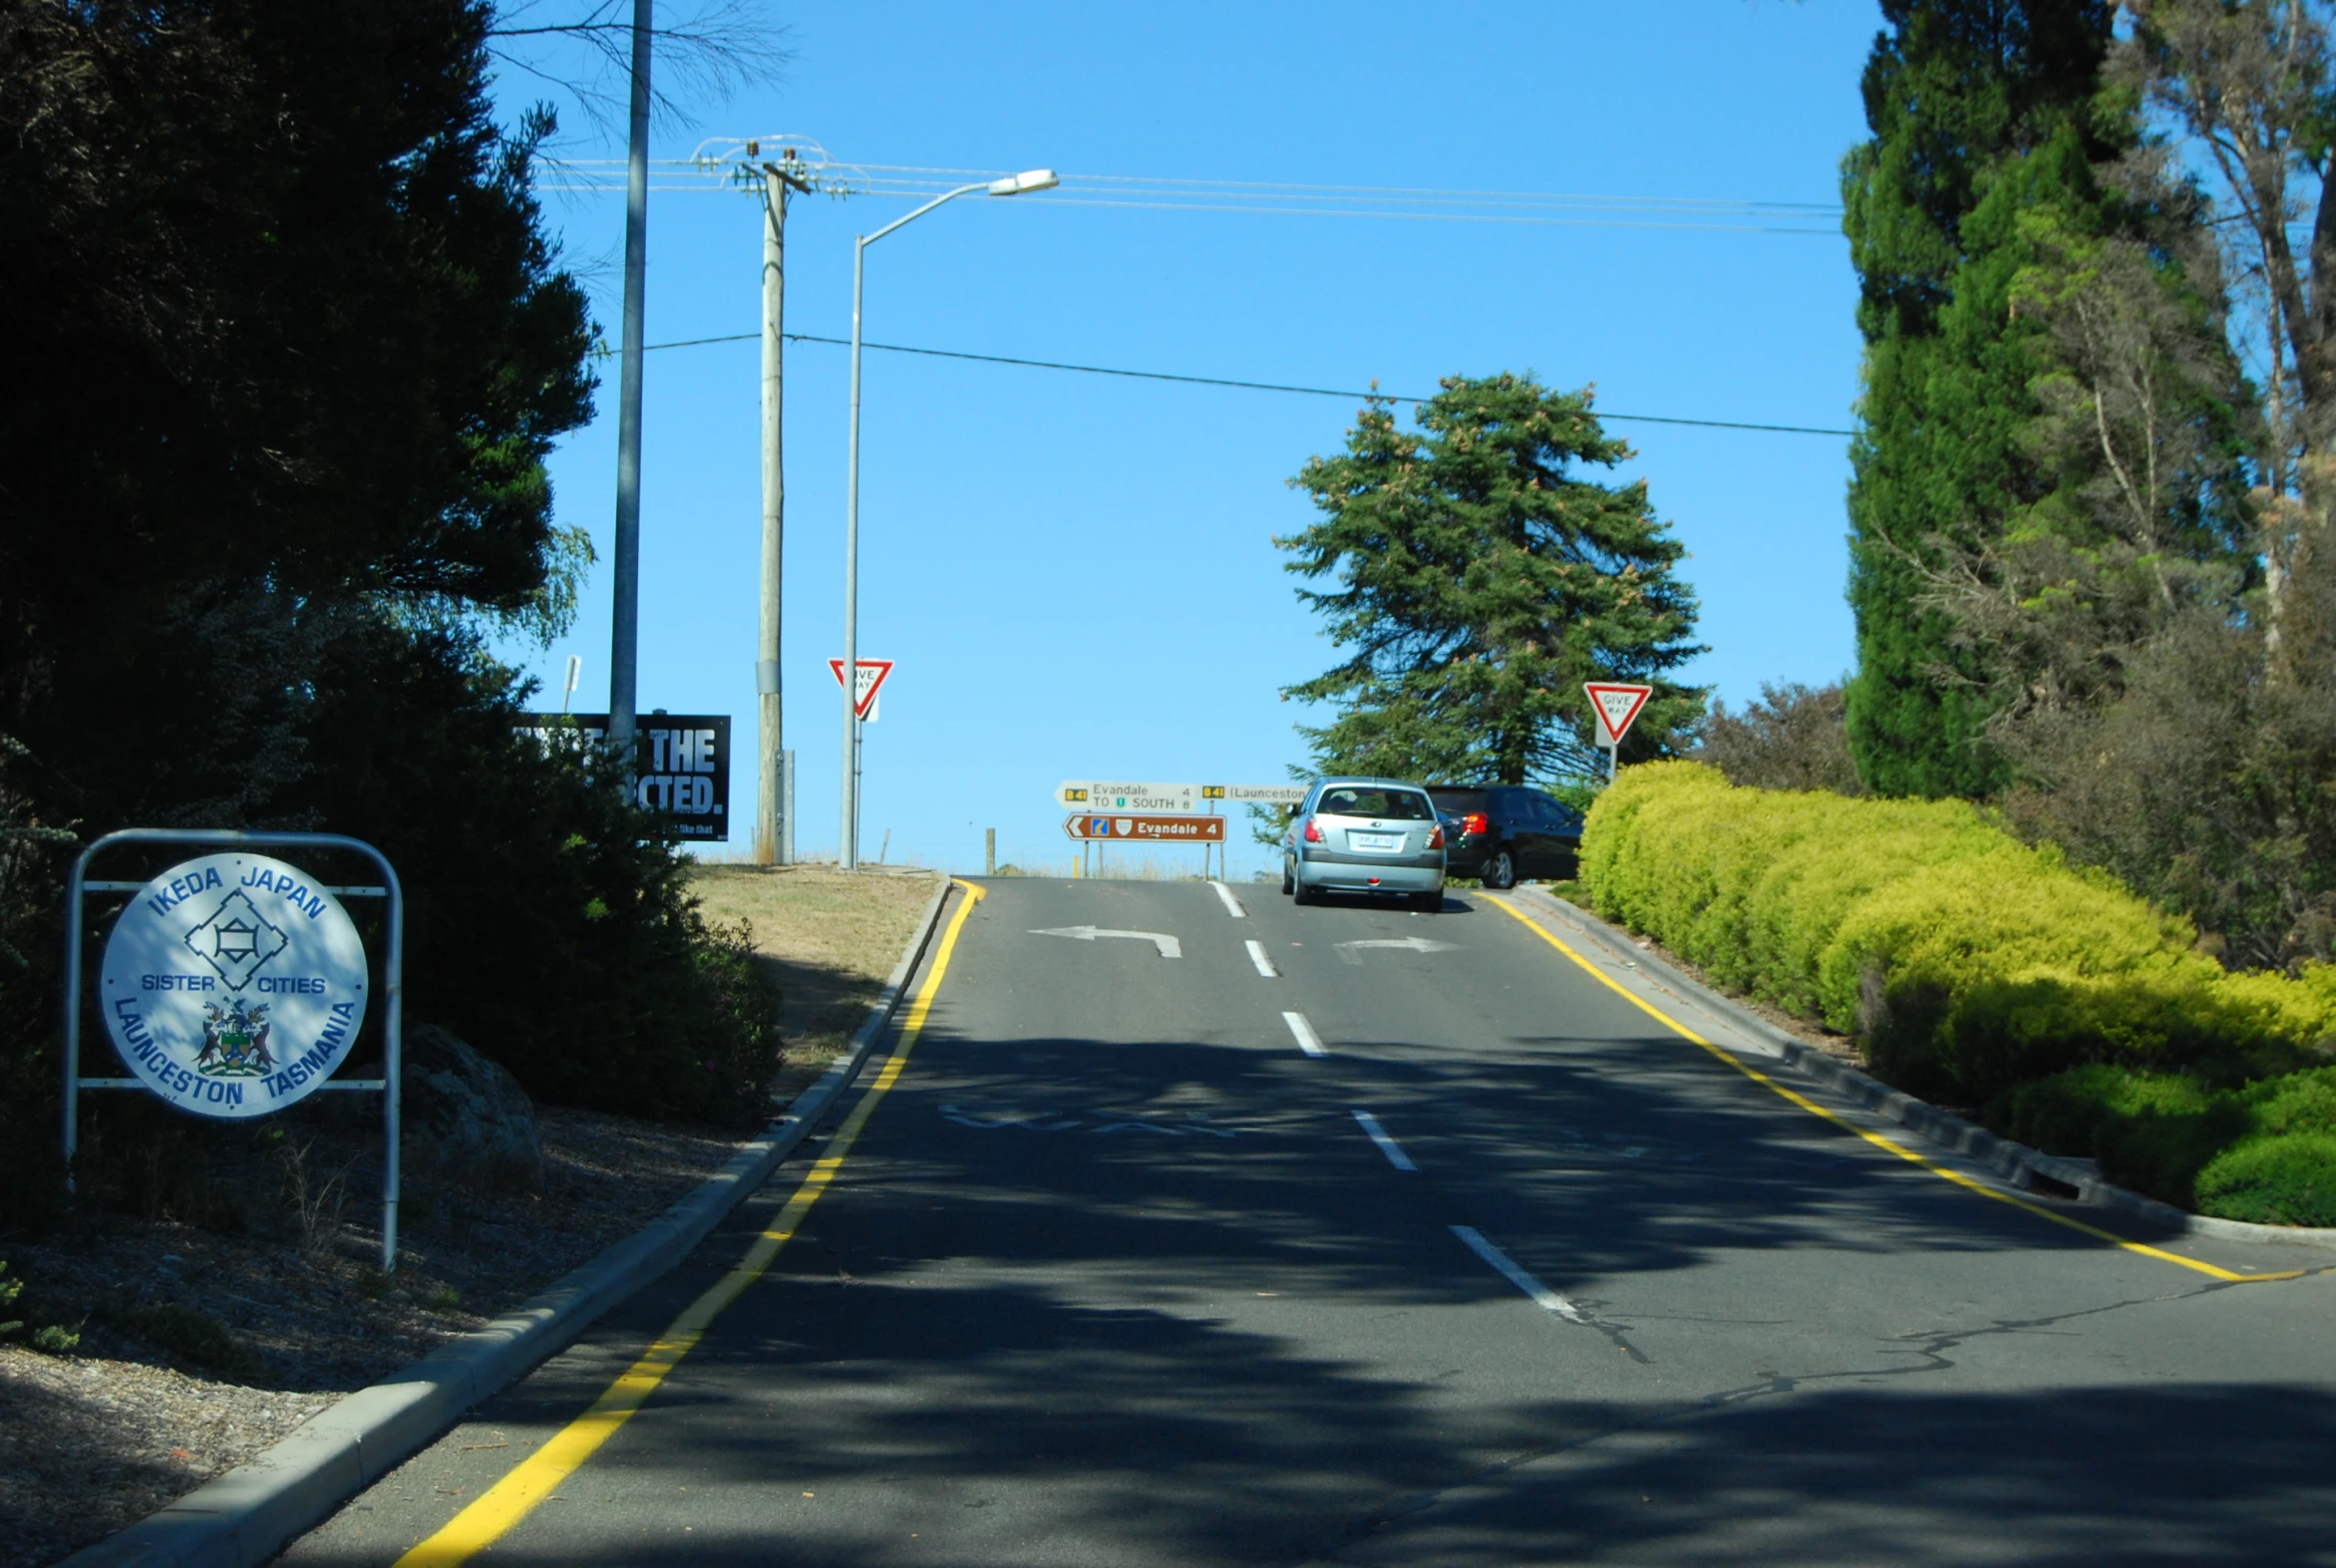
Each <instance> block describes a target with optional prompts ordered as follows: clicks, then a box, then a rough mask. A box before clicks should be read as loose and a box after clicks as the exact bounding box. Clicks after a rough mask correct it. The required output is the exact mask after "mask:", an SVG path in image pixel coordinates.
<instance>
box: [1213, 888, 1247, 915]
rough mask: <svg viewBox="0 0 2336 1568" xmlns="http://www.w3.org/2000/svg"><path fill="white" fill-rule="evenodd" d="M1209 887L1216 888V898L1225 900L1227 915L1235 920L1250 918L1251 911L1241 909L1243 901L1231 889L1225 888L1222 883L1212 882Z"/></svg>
mask: <svg viewBox="0 0 2336 1568" xmlns="http://www.w3.org/2000/svg"><path fill="white" fill-rule="evenodd" d="M1208 885H1209V886H1210V887H1213V888H1215V889H1216V896H1217V897H1218V898H1219V899H1221V900H1223V902H1224V912H1225V913H1226V914H1228V915H1231V916H1232V917H1233V918H1234V919H1235V920H1246V919H1248V918H1249V911H1248V910H1246V909H1243V908H1242V907H1241V901H1240V900H1239V899H1237V898H1235V897H1234V896H1233V890H1232V889H1231V888H1229V887H1227V886H1225V885H1224V884H1223V883H1222V882H1211V883H1209V884H1208Z"/></svg>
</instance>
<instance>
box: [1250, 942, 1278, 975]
mask: <svg viewBox="0 0 2336 1568" xmlns="http://www.w3.org/2000/svg"><path fill="white" fill-rule="evenodd" d="M1248 947H1249V962H1250V963H1252V964H1255V965H1256V966H1257V973H1259V974H1261V975H1263V976H1264V977H1265V978H1266V979H1268V980H1279V979H1280V978H1281V971H1280V970H1278V969H1276V968H1274V967H1273V960H1272V959H1271V958H1268V957H1267V956H1266V953H1265V944H1264V943H1263V942H1260V941H1258V940H1257V939H1256V938H1255V937H1251V938H1250V939H1249V943H1248Z"/></svg>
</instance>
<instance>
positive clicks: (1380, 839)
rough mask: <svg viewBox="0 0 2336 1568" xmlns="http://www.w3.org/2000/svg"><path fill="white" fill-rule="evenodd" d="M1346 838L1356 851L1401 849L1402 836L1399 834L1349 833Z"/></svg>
mask: <svg viewBox="0 0 2336 1568" xmlns="http://www.w3.org/2000/svg"><path fill="white" fill-rule="evenodd" d="M1346 836H1347V842H1349V843H1351V844H1353V845H1354V846H1355V847H1356V848H1357V849H1401V848H1402V847H1403V834H1401V833H1349V834H1347V835H1346Z"/></svg>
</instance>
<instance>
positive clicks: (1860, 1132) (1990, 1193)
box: [1488, 898, 2303, 1285]
mask: <svg viewBox="0 0 2336 1568" xmlns="http://www.w3.org/2000/svg"><path fill="white" fill-rule="evenodd" d="M1488 901H1489V902H1490V903H1492V904H1493V905H1494V906H1495V907H1497V908H1499V909H1502V910H1504V911H1506V912H1507V913H1508V914H1510V915H1512V916H1514V917H1515V918H1516V920H1517V921H1518V922H1519V923H1520V924H1522V925H1523V926H1524V928H1525V929H1526V930H1527V931H1530V932H1531V933H1532V934H1533V935H1535V936H1537V937H1539V938H1540V939H1541V940H1542V941H1544V942H1546V943H1548V944H1549V945H1550V946H1551V947H1553V948H1555V949H1557V951H1558V952H1560V953H1563V954H1564V955H1565V956H1566V957H1567V958H1570V959H1572V960H1573V961H1574V962H1575V963H1576V964H1579V965H1580V966H1581V967H1582V969H1583V970H1584V971H1586V972H1587V973H1588V974H1589V976H1590V978H1591V979H1593V980H1595V981H1597V982H1598V984H1600V985H1602V986H1604V987H1605V988H1606V989H1607V990H1609V991H1611V992H1613V993H1614V994H1615V995H1616V996H1618V997H1620V998H1622V1000H1623V1001H1625V1002H1628V1003H1629V1004H1630V1005H1631V1006H1632V1007H1635V1008H1637V1009H1638V1010H1639V1011H1640V1012H1642V1013H1644V1014H1646V1015H1647V1016H1648V1017H1650V1018H1653V1019H1655V1020H1657V1021H1658V1022H1660V1023H1661V1024H1662V1025H1663V1026H1664V1027H1665V1028H1667V1029H1669V1030H1671V1031H1672V1032H1673V1033H1674V1034H1677V1035H1680V1036H1682V1037H1683V1038H1685V1039H1688V1040H1692V1041H1694V1042H1695V1043H1696V1044H1697V1045H1699V1046H1701V1047H1703V1049H1704V1050H1706V1051H1708V1052H1710V1053H1711V1054H1712V1055H1713V1056H1715V1057H1718V1058H1719V1059H1720V1060H1721V1061H1722V1062H1725V1063H1727V1064H1728V1066H1730V1067H1732V1068H1734V1069H1735V1070H1736V1071H1737V1072H1739V1073H1741V1074H1743V1075H1744V1076H1745V1077H1746V1078H1748V1079H1750V1080H1752V1081H1753V1082H1754V1083H1755V1084H1758V1085H1760V1086H1761V1087H1762V1088H1763V1089H1767V1090H1772V1091H1774V1092H1775V1093H1777V1094H1778V1095H1781V1096H1783V1097H1784V1098H1786V1099H1789V1100H1791V1101H1792V1102H1793V1103H1794V1104H1796V1105H1799V1106H1800V1107H1801V1108H1802V1109H1803V1110H1806V1111H1808V1112H1809V1113H1810V1114H1811V1115H1813V1116H1823V1117H1824V1118H1825V1119H1826V1120H1828V1121H1831V1122H1832V1123H1833V1124H1834V1125H1835V1126H1837V1127H1839V1128H1841V1129H1842V1130H1844V1131H1847V1132H1854V1133H1856V1134H1857V1136H1859V1137H1861V1138H1863V1139H1864V1140H1865V1141H1866V1142H1868V1143H1871V1144H1872V1145H1873V1146H1874V1147H1875V1148H1881V1149H1887V1150H1889V1151H1890V1152H1891V1153H1892V1154H1895V1155H1897V1156H1898V1158H1900V1159H1902V1160H1904V1161H1906V1162H1907V1163H1908V1164H1910V1165H1919V1166H1920V1167H1922V1168H1923V1169H1924V1170H1927V1171H1929V1172H1930V1173H1931V1174H1932V1175H1934V1176H1936V1177H1938V1178H1939V1179H1940V1180H1942V1181H1951V1182H1953V1183H1954V1184H1955V1185H1956V1186H1958V1187H1962V1188H1964V1189H1965V1190H1967V1191H1971V1192H1976V1193H1978V1194H1979V1195H1980V1196H1981V1197H1986V1198H1993V1199H1995V1201H1996V1202H1998V1203H2008V1204H2010V1205H2011V1206H2012V1207H2013V1208H2016V1209H2019V1210H2022V1211H2023V1212H2025V1213H2029V1214H2033V1215H2035V1216H2036V1217H2037V1218H2038V1219H2048V1220H2050V1221H2052V1223H2054V1224H2055V1225H2065V1226H2067V1227H2068V1228H2069V1229H2071V1230H2074V1231H2082V1232H2083V1233H2084V1234H2085V1235H2088V1236H2091V1237H2093V1238H2094V1239H2095V1240H2097V1241H2106V1242H2110V1243H2112V1244H2113V1245H2116V1246H2120V1247H2123V1248H2125V1250H2126V1251H2128V1252H2138V1253H2140V1254H2141V1255H2142V1256H2143V1257H2145V1258H2156V1259H2158V1260H2159V1261H2160V1262H2162V1263H2178V1264H2180V1265H2181V1266H2182V1267H2183V1268H2185V1269H2195V1270H2196V1271H2197V1272H2199V1273H2200V1274H2206V1275H2211V1276H2212V1277H2213V1278H2215V1279H2218V1280H2227V1281H2229V1282H2231V1283H2233V1284H2237V1285H2256V1284H2262V1283H2264V1282H2266V1281H2270V1280H2292V1279H2300V1278H2302V1277H2303V1271H2302V1270H2301V1269H2294V1270H2290V1271H2288V1272H2287V1273H2284V1274H2237V1273H2233V1272H2232V1271H2231V1270H2229V1269H2224V1268H2217V1267H2216V1266H2215V1265H2213V1264H2211V1263H2200V1262H2199V1261H2198V1260H2197V1259H2195V1258H2185V1257H2183V1256H2181V1255H2180V1254H2179V1253H2174V1252H2168V1251H2166V1250H2165V1249H2163V1248H2160V1247H2153V1246H2150V1245H2149V1244H2148V1243H2146V1242H2140V1241H2128V1240H2127V1239H2126V1238H2125V1237H2123V1236H2120V1235H2118V1234H2116V1233H2115V1232H2113V1231H2106V1230H2103V1229H2101V1228H2100V1227H2099V1226H2098V1225H2088V1224H2086V1223H2085V1222H2084V1221H2083V1220H2080V1219H2071V1218H2069V1217H2068V1216H2067V1215H2066V1214H2055V1213H2054V1212H2053V1211H2052V1210H2050V1209H2048V1208H2045V1207H2043V1206H2042V1205H2041V1204H2036V1203H2030V1202H2029V1201H2028V1200H2027V1199H2025V1198H2016V1197H2014V1196H2012V1195H2011V1194H2010V1193H2008V1192H2001V1191H1998V1190H1997V1189H1995V1188H1994V1187H1991V1186H1988V1185H1987V1184H1986V1183H1985V1182H1982V1181H1974V1180H1972V1179H1971V1178H1970V1177H1969V1176H1966V1175H1964V1174H1963V1173H1962V1172H1961V1171H1959V1170H1955V1169H1953V1168H1951V1167H1949V1166H1946V1165H1942V1164H1940V1163H1939V1162H1938V1161H1937V1160H1934V1159H1931V1158H1929V1157H1927V1156H1925V1155H1922V1154H1917V1153H1916V1152H1914V1150H1912V1149H1910V1148H1908V1147H1907V1146H1906V1145H1905V1144H1903V1143H1900V1142H1899V1141H1898V1140H1897V1139H1895V1138H1890V1137H1884V1136H1882V1135H1881V1134H1880V1133H1879V1132H1868V1131H1867V1130H1866V1129H1865V1128H1863V1127H1861V1126H1859V1125H1857V1123H1856V1122H1854V1121H1851V1120H1850V1119H1849V1118H1848V1117H1846V1116H1844V1115H1841V1114H1840V1113H1839V1112H1837V1111H1833V1110H1828V1109H1827V1108H1826V1107H1825V1106H1823V1105H1821V1104H1819V1103H1818V1102H1817V1101H1816V1100H1814V1099H1811V1098H1809V1097H1808V1096H1806V1095H1801V1094H1797V1093H1795V1092H1794V1091H1792V1090H1790V1089H1787V1088H1786V1087H1785V1086H1784V1085H1782V1084H1780V1083H1778V1082H1777V1081H1776V1080H1775V1079H1773V1078H1771V1077H1769V1076H1768V1075H1767V1074H1766V1073H1763V1072H1761V1071H1760V1070H1759V1069H1758V1068H1755V1067H1752V1066H1750V1065H1748V1064H1746V1063H1744V1062H1741V1061H1739V1060H1737V1058H1736V1055H1735V1053H1733V1052H1730V1051H1725V1050H1722V1049H1721V1048H1720V1047H1718V1046H1715V1045H1713V1044H1712V1043H1711V1042H1710V1041H1708V1040H1706V1039H1704V1038H1703V1036H1701V1035H1699V1034H1697V1033H1696V1032H1695V1031H1694V1030H1692V1029H1689V1028H1688V1027H1687V1026H1686V1025H1685V1024H1682V1023H1680V1022H1679V1020H1677V1019H1675V1018H1673V1017H1671V1015H1670V1014H1668V1013H1665V1012H1664V1011H1663V1010H1662V1009H1661V1008H1658V1007H1656V1006H1655V1005H1654V1004H1653V1003H1651V1002H1648V1001H1646V1000H1645V999H1644V998H1642V997H1639V996H1636V995H1634V994H1632V993H1631V992H1630V991H1628V990H1626V989H1625V988H1624V987H1623V986H1622V984H1621V983H1620V982H1619V981H1617V980H1615V979H1614V977H1613V976H1611V975H1608V974H1605V973H1602V972H1601V971H1600V970H1599V969H1598V967H1597V966H1596V965H1595V964H1593V963H1591V962H1590V961H1589V960H1588V959H1586V958H1584V957H1582V956H1581V954H1579V953H1577V952H1575V951H1574V950H1573V949H1572V948H1571V947H1569V946H1568V945H1567V944H1566V943H1565V942H1564V941H1562V940H1560V939H1559V938H1558V937H1557V936H1555V935H1554V934H1552V933H1551V932H1549V931H1548V930H1546V929H1545V928H1544V927H1543V926H1542V925H1541V924H1540V922H1539V921H1537V920H1535V919H1533V918H1532V917H1531V916H1530V915H1528V914H1526V913H1525V912H1524V911H1523V910H1521V909H1517V908H1515V907H1514V906H1512V905H1510V904H1509V903H1507V902H1506V901H1504V900H1502V899H1498V898H1496V899H1491V900H1488Z"/></svg>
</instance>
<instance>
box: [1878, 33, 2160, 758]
mask: <svg viewBox="0 0 2336 1568" xmlns="http://www.w3.org/2000/svg"><path fill="white" fill-rule="evenodd" d="M1882 11H1883V14H1884V16H1885V18H1886V19H1887V20H1888V22H1889V24H1890V28H1889V31H1887V32H1884V33H1882V34H1880V35H1879V36H1877V37H1876V38H1875V40H1874V46H1873V54H1872V56H1871V58H1870V59H1869V60H1868V61H1867V63H1866V68H1865V77H1864V84H1863V86H1864V96H1865V117H1866V124H1867V125H1868V126H1869V127H1870V128H1871V130H1872V132H1873V138H1872V140H1871V141H1869V142H1866V143H1863V144H1861V145H1860V146H1858V147H1857V148H1855V149H1853V150H1852V151H1851V152H1850V154H1849V156H1848V157H1847V158H1846V159H1844V161H1843V165H1842V174H1841V183H1842V194H1843V201H1844V207H1845V212H1844V215H1843V219H1842V227H1843V229H1844V231H1845V232H1846V233H1847V235H1848V238H1849V245H1850V255H1851V260H1852V262H1853V263H1854V265H1855V266H1856V268H1857V272H1858V277H1859V281H1860V285H1861V289H1860V297H1859V300H1858V307H1857V321H1858V327H1859V329H1860V331H1861V332H1862V333H1863V335H1864V338H1865V343H1866V355H1865V366H1864V387H1863V398H1862V409H1861V413H1862V418H1863V429H1862V431H1861V432H1860V433H1859V435H1858V436H1857V438H1856V440H1855V442H1854V443H1853V445H1852V447H1851V465H1852V470H1853V474H1852V477H1851V480H1850V485H1849V523H1850V566H1849V591H1848V596H1849V603H1850V607H1851V609H1852V610H1853V611H1854V612H1855V614H1856V620H1857V663H1858V667H1857V673H1856V675H1855V677H1854V678H1853V679H1852V680H1851V681H1850V683H1849V686H1848V689H1847V692H1846V699H1847V718H1848V727H1849V740H1850V748H1851V751H1852V754H1853V755H1854V756H1855V758H1856V762H1857V769H1858V773H1859V775H1860V776H1861V777H1862V778H1863V779H1864V781H1865V782H1866V784H1867V785H1868V786H1870V787H1872V788H1874V789H1876V790H1878V791H1881V792H1883V793H1888V794H1921V795H1944V794H1960V795H1981V794H1986V793H1988V792H1990V791H1992V790H1993V789H1994V788H1996V787H1997V786H1999V785H2000V784H2002V783H2003V782H2004V769H2003V765H2002V764H2001V762H2000V761H1999V760H1998V759H1997V758H1995V757H1994V756H1993V755H1992V754H1991V753H1990V751H1989V750H1988V748H1987V747H1986V745H1985V744H1984V740H1983V727H1984V725H1985V722H1986V719H1987V714H1988V702H1989V699H1988V696H1987V689H1988V685H1989V682H1990V680H1991V678H1992V676H1993V675H1994V674H1995V672H1993V671H1992V670H1990V669H1989V668H1988V655H1987V652H1986V650H1985V649H1983V648H1979V647H1974V646H1971V645H1969V643H1968V640H1967V639H1963V638H1959V637H1958V636H1957V635H1956V627H1955V624H1954V622H1953V620H1952V618H1951V617H1950V616H1949V615H1948V614H1947V613H1945V612H1944V611H1943V610H1941V609H1940V608H1938V607H1937V606H1936V605H1935V604H1934V603H1933V602H1931V597H1930V595H1929V594H1928V592H1927V584H1926V580H1925V574H1926V572H1928V571H1930V570H1933V569H1935V568H1936V566H1937V564H1938V560H1939V555H1940V551H1939V549H1938V546H1939V545H1940V544H1945V545H1947V546H1948V547H1949V548H1960V549H1963V550H1976V549H1978V548H1979V547H1980V546H1982V545H1983V544H1984V543H1985V542H1986V541H1988V540H1990V539H1992V538H1997V537H2000V536H2001V535H2002V534H2003V533H2004V532H2005V531H2006V530H2007V529H2008V528H2009V527H2010V526H2012V525H2013V523H2014V521H2015V519H2017V518H2018V517H2020V516H2021V515H2022V514H2023V513H2033V512H2035V511H2036V509H2037V508H2040V507H2041V508H2043V509H2044V510H2045V511H2046V512H2049V511H2051V510H2052V509H2054V508H2055V507H2056V506H2057V505H2058V504H2059V502H2058V501H2057V500H2056V497H2055V492H2056V491H2057V490H2059V489H2060V488H2062V487H2063V486H2064V485H2065V484H2066V483H2068V482H2071V480H2070V476H2068V475H2066V474H2064V473H2062V472H2059V471H2056V470H2055V469H2054V467H2053V466H2052V465H2051V464H2050V463H2049V462H2048V461H2045V460H2041V459H2040V458H2039V457H2038V455H2037V454H2036V453H2035V451H2034V449H2033V446H2032V444H2030V443H2027V442H2025V441H2024V440H2023V433H2024V432H2025V431H2026V429H2027V428H2028V426H2029V424H2030V423H2031V422H2032V421H2033V420H2034V419H2035V418H2036V416H2037V414H2038V412H2039V410H2038V407H2037V403H2036V399H2035V397H2034V395H2033V394H2032V393H2031V391H2030V385H2031V383H2032V381H2033V380H2034V379H2035V378H2036V376H2037V375H2038V374H2039V372H2040V371H2041V370H2042V369H2043V368H2044V367H2043V364H2042V362H2041V360H2040V359H2039V357H2038V355H2037V354H2036V353H2035V352H2034V347H2035V343H2036V338H2037V336H2038V334H2039V333H2040V332H2041V330H2042V329H2041V328H2040V327H2038V326H2036V325H2035V324H2033V323H2024V322H2022V321H2021V320H2019V319H2018V316H2017V313H2016V312H2015V311H2014V310H2013V308H2012V285H2013V281H2014V279H2015V277H2016V275H2017V274H2018V273H2019V271H2020V269H2021V267H2023V266H2024V265H2027V264H2028V263H2029V262H2030V261H2032V260H2033V259H2034V258H2033V257H2032V256H2031V255H2030V254H2029V247H2028V243H2027V241H2026V240H2025V239H2024V238H2023V236H2022V233H2021V226H2020V224H2019V222H2018V216H2019V213H2020V212H2021V211H2022V210H2023V209H2033V208H2036V207H2040V206H2046V205H2049V206H2053V207H2056V208H2058V209H2060V211H2061V212H2062V214H2063V216H2064V220H2065V221H2066V222H2067V223H2068V224H2069V225H2070V226H2071V227H2072V228H2075V229H2079V230H2092V231H2098V230H2099V229H2100V228H2101V227H2102V226H2103V225H2106V224H2108V223H2111V222H2113V221H2114V217H2113V213H2112V208H2113V203H2112V202H2111V201H2110V200H2109V198H2108V197H2107V196H2106V195H2105V194H2104V192H2103V191H2102V190H2101V188H2100V186H2099V184H2098V183H2097V182H2096V180H2095V179H2094V177H2093V170H2094V166H2095V165H2096V164H2097V163H2098V162H2100V161H2101V160H2104V159H2106V158H2109V157H2115V156H2116V155H2117V154H2118V153H2119V152H2120V151H2121V150H2122V148H2123V147H2124V146H2125V145H2128V144H2129V141H2130V133H2129V132H2128V131H2127V130H2126V128H2127V127H2129V126H2130V124H2131V117H2130V115H2125V114H2119V113H2117V112H2116V111H2115V110H2114V109H2110V108H2106V107H2105V106H2104V104H2103V102H2102V99H2101V70H2102V64H2103V60H2104V57H2105V55H2106V53H2107V50H2108V46H2109V43H2110V24H2111V20H2112V14H2113V8H2112V6H2111V5H2109V4H2108V3H2106V0H1883V5H1882Z"/></svg>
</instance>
